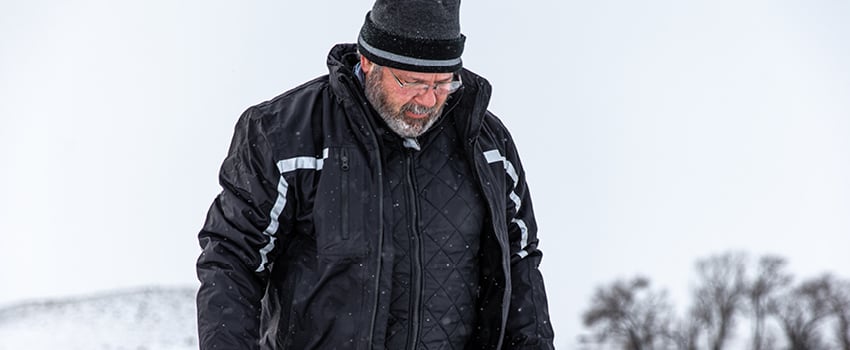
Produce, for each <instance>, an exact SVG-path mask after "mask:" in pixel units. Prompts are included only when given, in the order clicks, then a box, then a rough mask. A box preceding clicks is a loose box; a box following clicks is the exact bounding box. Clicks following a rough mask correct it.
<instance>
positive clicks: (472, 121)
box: [327, 44, 491, 143]
mask: <svg viewBox="0 0 850 350" xmlns="http://www.w3.org/2000/svg"><path fill="white" fill-rule="evenodd" d="M359 61H360V60H359V57H358V55H357V45H356V44H337V45H335V46H334V47H333V48H332V49H331V51H330V53H329V54H328V60H327V64H328V74H329V82H330V85H331V89H332V91H333V94H334V95H335V96H336V98H337V100H338V101H339V102H340V103H342V104H343V105H344V106H346V107H347V109H348V108H349V107H355V108H358V109H359V108H361V106H362V107H363V108H366V109H368V110H371V111H372V112H371V114H374V113H375V112H374V111H373V109H372V107H371V105H369V103H368V102H367V101H366V97H365V94H364V92H363V84H362V83H361V81H360V79H358V77H357V76H356V72H355V66H356V65H357V63H359ZM461 77H462V79H463V82H464V84H463V87H462V88H461V90H460V91H458V92H455V93H454V94H453V95H452V97H451V98H450V99H449V102H447V103H449V105H447V106H446V112H445V113H447V114H446V115H444V116H443V118H455V125H457V127H458V130H457V131H458V133H459V134H460V135H462V137H463V138H464V139H465V140H467V142H469V143H472V142H474V140H475V138H477V137H478V134H479V133H480V132H481V126H482V124H483V121H484V115H485V114H486V112H487V106H488V104H489V102H490V93H491V87H490V83H489V82H488V81H487V80H486V79H484V78H482V77H480V76H479V75H477V74H475V73H473V72H471V71H469V70H467V69H463V70H462V71H461ZM367 113H368V112H367ZM368 119H370V118H368V117H366V118H358V120H353V122H354V123H356V124H357V125H358V126H359V128H360V129H361V130H362V129H363V128H366V127H367V125H368V124H374V123H370V121H369V120H368Z"/></svg>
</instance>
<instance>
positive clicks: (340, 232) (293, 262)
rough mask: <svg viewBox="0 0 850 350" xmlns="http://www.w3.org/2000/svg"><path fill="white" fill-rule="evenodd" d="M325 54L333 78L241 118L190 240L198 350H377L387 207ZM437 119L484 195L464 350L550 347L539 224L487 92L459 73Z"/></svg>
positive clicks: (346, 89) (365, 137) (347, 81)
mask: <svg viewBox="0 0 850 350" xmlns="http://www.w3.org/2000/svg"><path fill="white" fill-rule="evenodd" d="M356 61H357V55H356V47H355V46H354V45H349V44H344V45H337V46H336V47H334V48H333V49H332V51H331V53H330V55H329V57H328V67H329V69H330V74H329V75H326V76H323V77H320V78H317V79H315V80H313V81H311V82H308V83H306V84H304V85H302V86H300V87H297V88H295V89H293V90H291V91H288V92H286V93H284V94H283V95H280V96H278V97H276V98H274V99H272V100H271V101H267V102H264V103H262V104H259V105H257V106H254V107H251V108H249V109H248V110H247V111H246V112H245V113H244V114H243V115H242V117H241V118H240V119H239V122H238V124H237V125H236V130H235V133H234V136H233V141H232V143H231V147H230V151H229V153H228V156H227V158H226V159H225V160H224V163H223V165H222V167H221V172H220V175H219V177H220V183H221V185H222V188H223V191H222V192H221V193H220V194H219V195H218V197H217V198H216V199H215V201H214V203H213V205H212V206H211V208H210V210H209V213H208V215H207V220H206V222H205V224H204V227H203V229H202V230H201V232H200V233H199V240H200V244H201V247H202V248H203V252H202V253H201V256H200V258H199V259H198V264H197V271H198V278H199V279H200V281H201V287H200V290H199V291H198V296H197V303H198V330H199V335H200V345H201V349H260V348H262V349H299V350H301V349H363V350H365V349H382V348H383V347H384V343H383V341H384V337H385V335H386V334H385V333H386V325H387V317H388V315H387V313H388V312H387V304H388V302H389V301H388V300H387V296H385V295H382V294H381V293H380V292H379V291H381V290H387V289H389V287H390V285H391V283H392V282H391V273H389V272H388V271H392V266H391V261H390V260H391V259H387V258H386V257H387V256H388V255H390V254H389V253H388V251H389V250H390V249H391V246H392V241H391V239H392V238H391V237H389V236H388V234H389V233H388V232H387V231H389V230H386V229H385V222H384V219H383V218H384V216H383V215H382V213H384V212H385V210H386V209H385V208H389V206H390V205H391V203H390V199H389V198H388V197H389V196H387V193H386V191H385V181H384V179H383V176H384V174H383V172H382V169H381V166H382V165H381V153H380V152H382V150H381V147H380V143H379V141H378V138H377V136H376V134H375V131H374V126H373V125H372V122H371V120H373V117H372V115H371V114H372V113H373V112H372V109H371V107H370V106H369V105H368V102H367V101H366V98H365V96H364V95H363V91H362V88H361V87H360V86H359V82H358V81H357V78H356V77H355V76H354V74H353V72H352V67H353V66H354V63H356ZM462 74H463V76H462V79H463V81H464V87H463V88H462V89H461V90H460V91H459V92H456V93H455V94H453V96H452V97H451V98H450V100H449V102H448V103H449V104H450V105H449V106H447V108H446V111H447V112H446V113H447V114H446V115H444V116H443V118H454V121H455V123H454V125H457V128H458V130H457V132H458V133H460V134H461V135H464V142H465V152H466V154H467V157H466V158H467V159H473V160H474V161H473V162H472V163H473V164H471V167H472V168H473V169H474V173H475V174H476V180H477V182H478V183H479V185H480V190H481V193H482V194H483V195H484V197H485V199H486V205H487V214H488V215H489V216H488V219H487V222H486V224H485V225H484V233H483V234H482V236H481V237H482V239H481V247H480V249H481V251H482V254H481V258H480V260H479V263H480V265H481V266H480V267H479V269H480V281H479V285H480V287H479V288H480V289H479V294H478V312H479V314H478V315H477V317H476V319H477V320H478V324H477V325H476V331H475V332H474V334H473V339H471V342H470V344H468V346H467V348H469V349H552V348H553V345H552V338H553V332H552V327H551V324H550V323H549V315H548V311H547V300H546V294H545V291H544V288H543V279H542V276H541V274H540V272H539V271H538V269H537V267H538V265H539V263H540V259H541V256H542V254H541V252H540V251H539V250H538V249H537V237H536V232H537V226H536V223H535V220H534V215H533V210H532V205H531V199H530V196H529V193H528V188H527V185H526V183H525V174H524V172H523V170H522V166H521V163H520V160H519V156H518V154H517V151H516V148H515V146H514V144H513V140H512V139H511V137H510V134H509V133H508V131H507V130H506V129H505V127H504V126H503V125H502V124H501V122H500V121H499V120H498V119H497V118H496V117H495V116H493V115H492V114H491V113H490V112H489V111H487V104H488V102H489V98H490V85H489V83H487V81H486V80H484V79H483V78H481V77H479V76H477V75H475V74H473V73H471V72H469V71H466V70H464V71H463V72H462Z"/></svg>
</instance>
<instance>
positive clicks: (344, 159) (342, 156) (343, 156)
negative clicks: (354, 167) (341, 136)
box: [339, 148, 349, 171]
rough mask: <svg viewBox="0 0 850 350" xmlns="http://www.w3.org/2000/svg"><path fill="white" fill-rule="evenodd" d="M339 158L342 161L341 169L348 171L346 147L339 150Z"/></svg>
mask: <svg viewBox="0 0 850 350" xmlns="http://www.w3.org/2000/svg"><path fill="white" fill-rule="evenodd" d="M339 160H340V162H341V163H342V171H348V169H349V164H348V149H345V148H343V149H342V150H341V153H340V155H339Z"/></svg>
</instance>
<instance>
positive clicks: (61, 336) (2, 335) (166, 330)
mask: <svg viewBox="0 0 850 350" xmlns="http://www.w3.org/2000/svg"><path fill="white" fill-rule="evenodd" d="M194 298H195V290H194V289H193V288H170V289H165V288H150V289H142V290H134V291H124V292H113V293H108V294H100V295H95V296H90V297H81V298H73V299H63V300H44V301H37V302H28V303H23V304H18V305H12V306H8V307H4V308H0V350H125V349H126V350H188V349H197V348H198V345H197V337H196V334H197V332H196V323H195V303H194Z"/></svg>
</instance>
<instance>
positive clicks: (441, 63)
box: [357, 37, 461, 67]
mask: <svg viewBox="0 0 850 350" xmlns="http://www.w3.org/2000/svg"><path fill="white" fill-rule="evenodd" d="M357 45H359V46H361V47H363V48H364V49H366V51H369V52H371V53H373V54H375V55H376V56H379V57H383V58H386V59H388V60H390V61H394V62H398V63H402V64H407V65H411V66H422V67H449V66H456V65H459V64H460V63H461V60H460V58H452V59H448V60H427V59H421V58H413V57H408V56H402V55H398V54H394V53H392V52H389V51H384V50H381V49H379V48H376V47H374V46H372V45H369V44H368V43H366V40H363V37H359V38H357Z"/></svg>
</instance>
